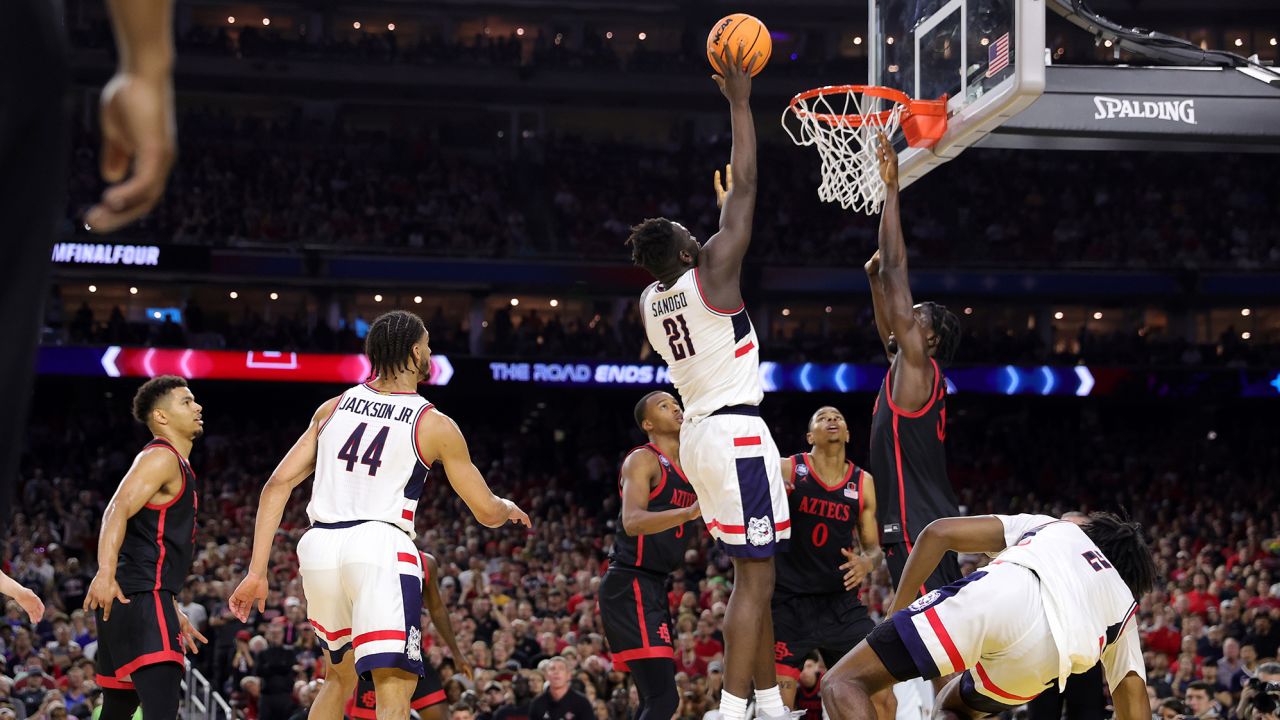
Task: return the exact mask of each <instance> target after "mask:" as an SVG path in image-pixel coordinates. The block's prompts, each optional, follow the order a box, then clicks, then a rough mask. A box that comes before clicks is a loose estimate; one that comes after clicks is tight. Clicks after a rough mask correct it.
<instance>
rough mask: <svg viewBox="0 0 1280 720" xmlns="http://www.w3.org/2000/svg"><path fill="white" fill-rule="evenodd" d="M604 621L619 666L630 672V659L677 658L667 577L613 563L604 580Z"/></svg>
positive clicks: (614, 658)
mask: <svg viewBox="0 0 1280 720" xmlns="http://www.w3.org/2000/svg"><path fill="white" fill-rule="evenodd" d="M600 620H601V621H602V622H603V623H604V635H605V638H606V639H608V641H609V652H610V653H612V655H613V666H614V667H615V668H617V669H619V670H622V671H626V669H627V661H629V660H644V659H648V658H667V659H674V658H675V650H674V648H673V647H672V645H671V611H670V610H669V609H668V607H667V590H666V580H665V578H663V577H661V576H659V575H656V574H654V573H648V572H644V571H641V570H634V569H627V568H622V567H619V566H617V565H610V566H609V570H608V571H607V572H605V574H604V580H603V581H601V583H600Z"/></svg>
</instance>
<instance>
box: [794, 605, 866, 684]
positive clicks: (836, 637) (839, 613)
mask: <svg viewBox="0 0 1280 720" xmlns="http://www.w3.org/2000/svg"><path fill="white" fill-rule="evenodd" d="M873 627H875V623H873V622H872V621H871V618H870V617H868V615H867V608H866V607H865V606H864V605H863V604H862V603H860V602H858V596H857V593H852V592H838V593H827V594H822V595H784V594H782V593H777V592H775V593H774V595H773V640H774V643H773V659H774V663H775V664H776V667H777V670H778V674H779V675H785V676H787V677H791V678H798V677H800V671H801V670H803V669H804V661H805V659H806V658H807V657H809V655H810V654H811V653H812V652H813V651H814V650H817V651H818V654H819V655H821V656H822V661H823V662H824V663H826V665H827V668H828V669H830V668H832V667H834V666H835V664H836V663H837V662H839V660H840V658H842V657H844V656H845V654H847V653H848V652H849V651H850V650H852V649H853V648H854V646H855V645H857V644H858V643H860V642H862V639H863V638H865V637H866V636H867V633H869V632H871V629H872V628H873Z"/></svg>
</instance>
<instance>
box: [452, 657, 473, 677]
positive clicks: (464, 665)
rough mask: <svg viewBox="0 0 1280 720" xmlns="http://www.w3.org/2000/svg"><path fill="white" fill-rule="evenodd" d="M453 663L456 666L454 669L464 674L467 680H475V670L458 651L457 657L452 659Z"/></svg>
mask: <svg viewBox="0 0 1280 720" xmlns="http://www.w3.org/2000/svg"><path fill="white" fill-rule="evenodd" d="M453 664H454V665H456V666H457V667H456V668H455V669H456V670H457V671H458V672H460V673H462V674H463V675H466V676H467V679H468V680H470V681H472V682H475V679H476V671H475V670H474V669H472V667H471V663H470V662H468V661H467V658H466V657H464V656H463V655H462V654H461V653H459V654H458V657H456V658H454V659H453Z"/></svg>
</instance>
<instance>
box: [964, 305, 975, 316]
mask: <svg viewBox="0 0 1280 720" xmlns="http://www.w3.org/2000/svg"><path fill="white" fill-rule="evenodd" d="M964 314H965V315H972V314H973V308H971V307H967V308H965V309H964Z"/></svg>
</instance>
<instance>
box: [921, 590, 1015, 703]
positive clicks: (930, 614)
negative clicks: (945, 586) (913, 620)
mask: <svg viewBox="0 0 1280 720" xmlns="http://www.w3.org/2000/svg"><path fill="white" fill-rule="evenodd" d="M924 616H925V618H927V619H928V620H929V627H931V628H933V634H934V635H937V636H938V642H940V643H942V649H943V650H946V651H947V659H948V660H950V661H951V672H960V671H961V670H964V658H963V657H961V655H960V650H959V649H958V648H957V647H956V644H955V642H953V641H952V640H951V633H949V632H947V628H946V626H945V625H943V624H942V618H940V617H938V610H937V609H936V608H929V609H928V610H925V611H924ZM983 682H984V683H985V682H986V680H985V679H983ZM1027 699H1028V700H1029V699H1030V698H1027Z"/></svg>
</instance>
